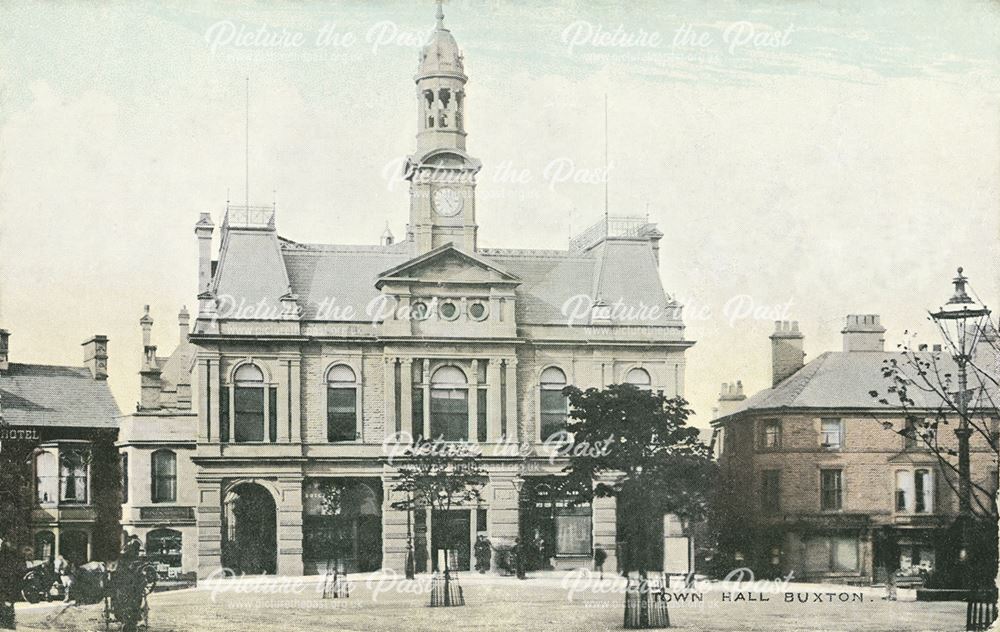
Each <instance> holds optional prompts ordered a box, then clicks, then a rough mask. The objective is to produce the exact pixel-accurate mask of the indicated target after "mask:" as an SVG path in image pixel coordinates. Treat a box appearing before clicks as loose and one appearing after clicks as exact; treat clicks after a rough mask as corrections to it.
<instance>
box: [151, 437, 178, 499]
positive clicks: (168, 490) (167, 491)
mask: <svg viewBox="0 0 1000 632" xmlns="http://www.w3.org/2000/svg"><path fill="white" fill-rule="evenodd" d="M151 458H152V470H153V472H152V474H153V476H152V478H153V488H152V492H151V497H150V499H151V500H152V501H153V502H154V503H172V502H176V501H177V457H176V455H174V453H173V452H169V451H162V450H161V451H156V452H154V453H153V454H152V457H151Z"/></svg>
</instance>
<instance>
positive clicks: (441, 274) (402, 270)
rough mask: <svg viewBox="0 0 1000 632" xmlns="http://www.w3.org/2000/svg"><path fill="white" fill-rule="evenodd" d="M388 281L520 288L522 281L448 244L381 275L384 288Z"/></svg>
mask: <svg viewBox="0 0 1000 632" xmlns="http://www.w3.org/2000/svg"><path fill="white" fill-rule="evenodd" d="M388 281H411V282H413V281H416V282H422V283H435V284H440V283H492V284H503V285H518V284H520V283H521V279H520V278H518V277H517V276H516V275H514V274H512V273H510V272H508V271H507V270H505V269H503V268H502V267H500V266H498V265H497V264H495V263H493V262H490V261H488V260H486V259H483V258H481V257H478V256H476V255H473V254H469V253H467V252H464V251H462V250H459V249H458V248H456V247H455V246H454V245H453V244H451V243H447V244H444V245H442V246H438V247H437V248H435V249H433V250H429V251H427V252H425V253H424V254H422V255H420V256H418V257H415V258H413V259H410V260H409V261H406V262H404V263H402V264H400V265H398V266H396V267H394V268H391V269H389V270H386V271H385V272H383V273H382V274H380V275H379V278H378V281H376V283H375V287H376V288H381V287H382V286H383V285H384V284H385V283H386V282H388Z"/></svg>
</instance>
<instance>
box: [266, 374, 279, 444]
mask: <svg viewBox="0 0 1000 632" xmlns="http://www.w3.org/2000/svg"><path fill="white" fill-rule="evenodd" d="M267 436H268V438H269V441H270V442H271V443H277V442H278V387H277V386H272V387H270V388H269V389H268V410H267Z"/></svg>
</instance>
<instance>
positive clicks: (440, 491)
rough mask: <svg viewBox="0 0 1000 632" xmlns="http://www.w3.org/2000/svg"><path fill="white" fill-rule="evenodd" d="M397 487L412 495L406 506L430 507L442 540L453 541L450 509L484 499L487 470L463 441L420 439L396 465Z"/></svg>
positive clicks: (447, 603) (448, 601)
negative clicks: (460, 442) (450, 441)
mask: <svg viewBox="0 0 1000 632" xmlns="http://www.w3.org/2000/svg"><path fill="white" fill-rule="evenodd" d="M396 470H397V472H398V476H399V482H398V483H397V487H401V488H402V491H407V492H408V494H409V496H408V499H407V500H406V501H399V502H405V503H407V504H405V505H403V507H409V508H411V509H416V508H420V507H430V509H431V520H432V522H433V525H434V530H435V532H436V533H437V534H438V535H443V537H442V538H441V541H443V542H446V543H450V542H451V541H452V525H451V512H452V510H453V509H460V508H463V507H469V506H476V505H479V504H480V502H481V501H482V497H481V491H482V487H483V485H484V484H485V482H486V479H487V475H486V471H485V470H484V469H483V468H482V464H481V463H480V454H479V453H477V452H475V451H473V450H470V449H469V448H468V446H465V445H463V444H449V443H445V442H443V441H431V440H425V439H417V440H416V442H415V443H414V444H413V445H412V446H410V447H409V448H407V450H406V452H405V453H404V456H403V457H402V458H401V462H400V463H399V464H398V465H396ZM444 558H445V559H444V581H445V597H444V599H445V602H444V605H445V606H450V605H453V604H452V603H451V593H450V590H449V589H450V582H451V569H450V567H449V560H448V555H447V553H446V554H445V556H444Z"/></svg>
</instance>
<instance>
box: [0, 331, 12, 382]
mask: <svg viewBox="0 0 1000 632" xmlns="http://www.w3.org/2000/svg"><path fill="white" fill-rule="evenodd" d="M9 368H10V332H9V331H7V330H6V329H0V373H3V372H4V371H6V370H7V369H9Z"/></svg>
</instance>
